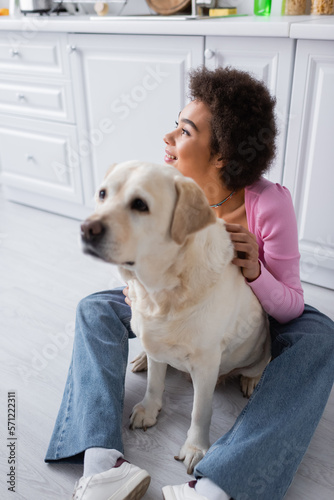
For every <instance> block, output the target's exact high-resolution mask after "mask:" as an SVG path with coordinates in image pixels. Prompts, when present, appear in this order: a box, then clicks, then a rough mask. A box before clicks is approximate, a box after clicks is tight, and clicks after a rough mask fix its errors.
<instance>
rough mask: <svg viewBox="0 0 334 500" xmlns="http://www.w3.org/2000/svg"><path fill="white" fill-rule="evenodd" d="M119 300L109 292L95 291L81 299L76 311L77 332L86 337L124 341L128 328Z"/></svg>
mask: <svg viewBox="0 0 334 500" xmlns="http://www.w3.org/2000/svg"><path fill="white" fill-rule="evenodd" d="M119 305H120V304H119V302H117V301H114V300H113V297H112V294H110V296H109V294H108V292H101V293H95V294H92V295H88V296H87V297H84V298H83V299H81V300H80V301H79V303H78V305H77V311H76V334H77V335H78V334H80V335H81V336H84V337H85V338H87V339H89V338H93V339H97V338H101V339H102V338H105V339H108V341H110V340H111V339H114V340H116V341H117V342H118V341H122V340H123V339H124V338H125V337H127V328H126V326H125V325H124V323H123V321H122V319H121V316H122V314H121V312H122V311H120V307H119Z"/></svg>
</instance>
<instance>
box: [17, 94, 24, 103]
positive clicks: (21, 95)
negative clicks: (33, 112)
mask: <svg viewBox="0 0 334 500" xmlns="http://www.w3.org/2000/svg"><path fill="white" fill-rule="evenodd" d="M17 98H18V100H19V101H24V100H25V98H26V96H25V95H24V94H17Z"/></svg>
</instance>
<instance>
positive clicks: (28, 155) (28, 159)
mask: <svg viewBox="0 0 334 500" xmlns="http://www.w3.org/2000/svg"><path fill="white" fill-rule="evenodd" d="M26 160H27V161H35V158H34V157H33V155H30V154H29V153H27V154H26Z"/></svg>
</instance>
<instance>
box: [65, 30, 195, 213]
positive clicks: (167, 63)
mask: <svg viewBox="0 0 334 500" xmlns="http://www.w3.org/2000/svg"><path fill="white" fill-rule="evenodd" d="M69 47H70V51H71V53H70V57H71V67H72V77H73V86H74V95H75V104H76V109H77V122H78V134H79V151H78V152H77V153H78V155H79V157H80V162H81V164H82V170H83V175H84V186H85V203H86V205H87V206H92V198H93V195H94V192H95V190H96V187H97V186H98V185H99V184H100V183H101V181H102V179H103V177H104V175H105V172H106V171H107V169H108V167H109V166H110V165H112V164H113V163H117V162H121V161H126V160H135V159H137V160H145V161H151V162H155V163H163V158H164V149H165V144H164V142H163V137H164V135H165V133H166V132H168V131H169V130H170V129H172V128H173V127H175V120H177V117H178V114H179V112H180V110H181V109H182V108H183V107H184V105H185V103H186V101H187V96H186V92H187V73H188V71H189V70H190V69H191V68H192V67H196V66H200V65H201V64H203V48H204V38H203V37H201V36H198V37H193V36H146V35H75V34H74V35H71V36H70V37H69Z"/></svg>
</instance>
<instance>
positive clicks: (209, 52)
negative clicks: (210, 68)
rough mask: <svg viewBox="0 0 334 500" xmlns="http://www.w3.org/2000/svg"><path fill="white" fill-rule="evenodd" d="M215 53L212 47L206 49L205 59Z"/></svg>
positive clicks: (210, 57)
mask: <svg viewBox="0 0 334 500" xmlns="http://www.w3.org/2000/svg"><path fill="white" fill-rule="evenodd" d="M214 55H215V51H214V50H212V49H205V51H204V57H205V59H212V58H213V57H214Z"/></svg>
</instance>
